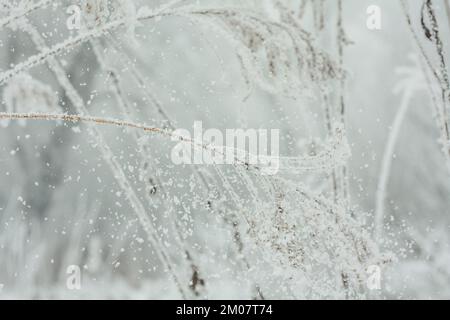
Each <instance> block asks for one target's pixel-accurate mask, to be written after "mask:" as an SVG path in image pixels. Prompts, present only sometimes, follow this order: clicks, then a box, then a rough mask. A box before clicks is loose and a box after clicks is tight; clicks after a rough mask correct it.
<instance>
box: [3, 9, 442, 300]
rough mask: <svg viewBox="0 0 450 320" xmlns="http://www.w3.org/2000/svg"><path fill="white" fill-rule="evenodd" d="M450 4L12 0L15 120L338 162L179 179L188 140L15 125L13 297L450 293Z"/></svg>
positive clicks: (9, 74) (195, 173)
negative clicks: (184, 134) (178, 132)
mask: <svg viewBox="0 0 450 320" xmlns="http://www.w3.org/2000/svg"><path fill="white" fill-rule="evenodd" d="M446 1H447V0H433V1H423V0H410V1H404V2H403V5H402V1H398V0H396V1H392V0H383V1H382V0H371V1H366V0H342V1H340V0H333V1H332V0H329V1H324V0H280V1H277V0H263V1H261V0H246V1H233V0H229V1H228V0H227V1H223V0H222V1H215V0H186V1H157V0H124V1H118V0H117V1H115V0H110V1H106V0H105V1H102V0H96V1H95V0H94V1H92V0H89V1H75V0H74V1H59V0H58V1H38V0H34V1H32V0H29V1H27V0H0V5H1V8H0V10H1V17H0V72H1V75H0V79H1V80H0V83H1V87H0V93H1V95H2V104H1V106H0V111H1V112H9V113H11V112H13V113H28V112H35V113H57V114H61V113H70V114H74V113H82V114H89V115H95V116H98V117H104V118H116V119H123V120H130V121H134V122H138V123H144V124H146V125H150V126H156V127H161V128H166V129H174V128H186V129H188V130H192V126H193V123H194V121H198V120H201V121H203V125H204V127H205V128H218V129H220V130H225V129H226V128H257V129H258V128H261V129H272V128H278V129H280V130H281V134H280V137H281V141H280V153H281V155H282V156H291V157H302V158H304V161H309V162H311V163H313V161H315V160H314V159H316V158H317V163H318V164H317V165H311V167H313V168H312V169H311V170H308V169H307V168H302V163H301V161H300V165H299V166H300V168H299V170H297V171H295V170H294V171H295V172H292V173H291V172H283V171H282V172H281V173H280V175H279V176H275V177H260V176H257V175H252V173H249V172H247V171H246V170H243V169H242V168H238V169H235V168H233V167H224V168H220V169H216V168H211V167H210V166H201V165H199V166H195V168H190V166H185V167H182V166H175V165H174V164H173V163H172V162H171V161H170V152H171V149H172V148H173V146H174V142H173V141H170V139H167V138H166V137H161V136H154V135H149V134H147V133H143V132H139V131H138V130H132V129H123V128H117V127H114V126H99V125H92V124H87V123H81V122H77V123H71V122H69V123H64V122H62V121H39V120H23V119H22V120H8V119H6V118H7V116H6V115H5V114H3V117H2V120H0V121H1V128H0V298H1V299H13V298H25V299H48V298H87V299H90V298H107V299H109V298H139V299H141V298H144V299H165V298H209V299H217V298H227V299H252V298H266V299H281V298H286V299H295V298H306V299H311V298H313V299H315V298H331V299H334V298H350V299H365V298H372V299H384V298H394V299H408V298H413V299H417V298H425V299H429V298H437V299H448V298H450V247H449V245H450V211H449V208H450V197H449V195H450V184H449V182H450V179H449V178H450V171H449V169H450V162H449V161H448V152H449V149H450V148H449V141H448V136H446V124H447V123H448V122H449V121H450V118H449V117H448V111H450V109H449V107H450V100H449V92H450V91H449V89H450V88H449V87H448V75H447V73H448V72H450V70H449V68H448V64H449V60H450V55H449V54H448V52H450V47H449V41H448V39H449V36H450V29H449V28H450V16H449V14H450V12H449V11H448V10H449V7H448V2H447V3H446ZM105 3H106V4H105ZM73 4H75V5H77V6H78V7H79V8H80V9H81V10H80V13H81V27H80V28H73V30H69V28H68V26H67V20H68V19H70V18H71V17H72V18H73V15H74V14H75V15H76V10H75V11H73V10H72V11H69V12H67V9H68V8H69V7H70V6H71V5H73ZM374 5H375V6H376V7H373V6H374ZM370 6H372V7H370ZM144 7H146V9H142V8H144ZM369 7H370V8H371V9H372V10H369V12H368V11H367V9H368V8H369ZM377 8H379V9H380V12H379V13H380V15H379V17H381V21H380V23H381V28H380V29H378V28H369V27H370V26H371V24H370V23H372V26H373V23H375V26H376V27H377V21H376V20H375V22H374V21H373V20H370V21H369V27H368V19H376V18H377V17H378V15H377V10H376V9H377ZM72 9H73V8H72ZM139 9H141V10H139ZM374 10H375V11H374ZM143 16H146V18H145V19H140V18H142V17H143ZM408 18H409V19H410V22H411V25H410V26H409V25H408ZM119 20H120V21H122V23H121V24H120V25H119V26H116V25H114V21H119ZM138 20H139V21H138ZM72 22H74V21H72ZM74 23H76V21H75V22H74ZM72 26H73V25H72ZM436 26H438V28H436ZM410 27H412V30H411V28H410ZM102 28H103V29H102ZM100 29H102V30H101V31H98V30H100ZM88 35H89V36H88ZM76 37H78V39H79V40H80V39H82V40H83V41H74V40H73V39H77V38H76ZM290 37H292V38H295V39H296V40H295V41H297V42H295V41H293V40H292V38H290ZM68 39H69V40H68ZM64 41H66V42H64ZM295 43H297V44H298V47H295ZM52 46H53V47H52ZM49 47H52V48H53V49H55V50H53V51H52V50H49V49H48V48H49ZM297 49H299V50H297ZM256 56H257V57H258V59H253V58H254V57H256ZM262 56H263V57H262ZM246 59H247V60H246ZM300 60H301V61H300ZM258 70H259V71H261V70H262V71H261V72H258ZM343 123H345V125H344V124H343ZM447 133H448V132H447ZM334 143H336V145H334ZM347 143H348V146H349V149H350V150H351V155H350V156H349V157H346V156H345V152H344V154H341V153H339V152H337V153H336V154H333V156H332V157H331V158H327V157H326V156H323V157H322V156H321V155H323V154H325V155H326V152H324V150H327V148H328V147H329V146H331V148H339V146H340V145H341V144H345V145H347ZM314 156H315V158H314ZM336 158H338V159H336ZM446 163H447V165H446ZM322 169H323V170H322ZM146 223H147V225H146ZM374 265H375V266H377V267H379V268H380V286H381V287H380V288H373V287H372V288H370V286H369V288H368V286H367V279H368V278H369V277H370V276H373V275H371V274H370V273H368V272H367V268H368V267H369V266H374ZM70 266H78V267H79V268H80V271H81V274H80V275H81V287H80V288H73V287H71V286H70V285H69V286H68V279H69V280H70V279H72V278H70V277H73V273H72V271H73V269H70ZM68 268H69V269H68ZM75 271H76V270H75ZM68 272H69V273H68ZM69 282H70V281H69Z"/></svg>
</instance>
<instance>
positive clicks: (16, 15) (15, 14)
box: [0, 0, 53, 29]
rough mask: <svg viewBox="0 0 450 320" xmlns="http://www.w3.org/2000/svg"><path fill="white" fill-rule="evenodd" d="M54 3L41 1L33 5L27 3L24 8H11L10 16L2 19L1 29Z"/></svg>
mask: <svg viewBox="0 0 450 320" xmlns="http://www.w3.org/2000/svg"><path fill="white" fill-rule="evenodd" d="M52 2H53V1H52V0H41V1H38V2H34V3H32V4H31V5H30V4H28V3H27V5H25V6H24V7H21V6H19V7H18V8H15V7H12V8H9V9H10V10H11V11H10V12H8V15H7V16H6V17H5V18H2V19H0V29H1V28H3V27H6V26H8V25H10V24H11V23H14V22H15V21H17V20H19V19H20V18H22V17H24V16H26V15H28V14H30V13H32V12H33V11H35V10H38V9H44V8H45V7H47V6H48V5H49V4H50V3H52ZM24 3H26V1H24Z"/></svg>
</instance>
